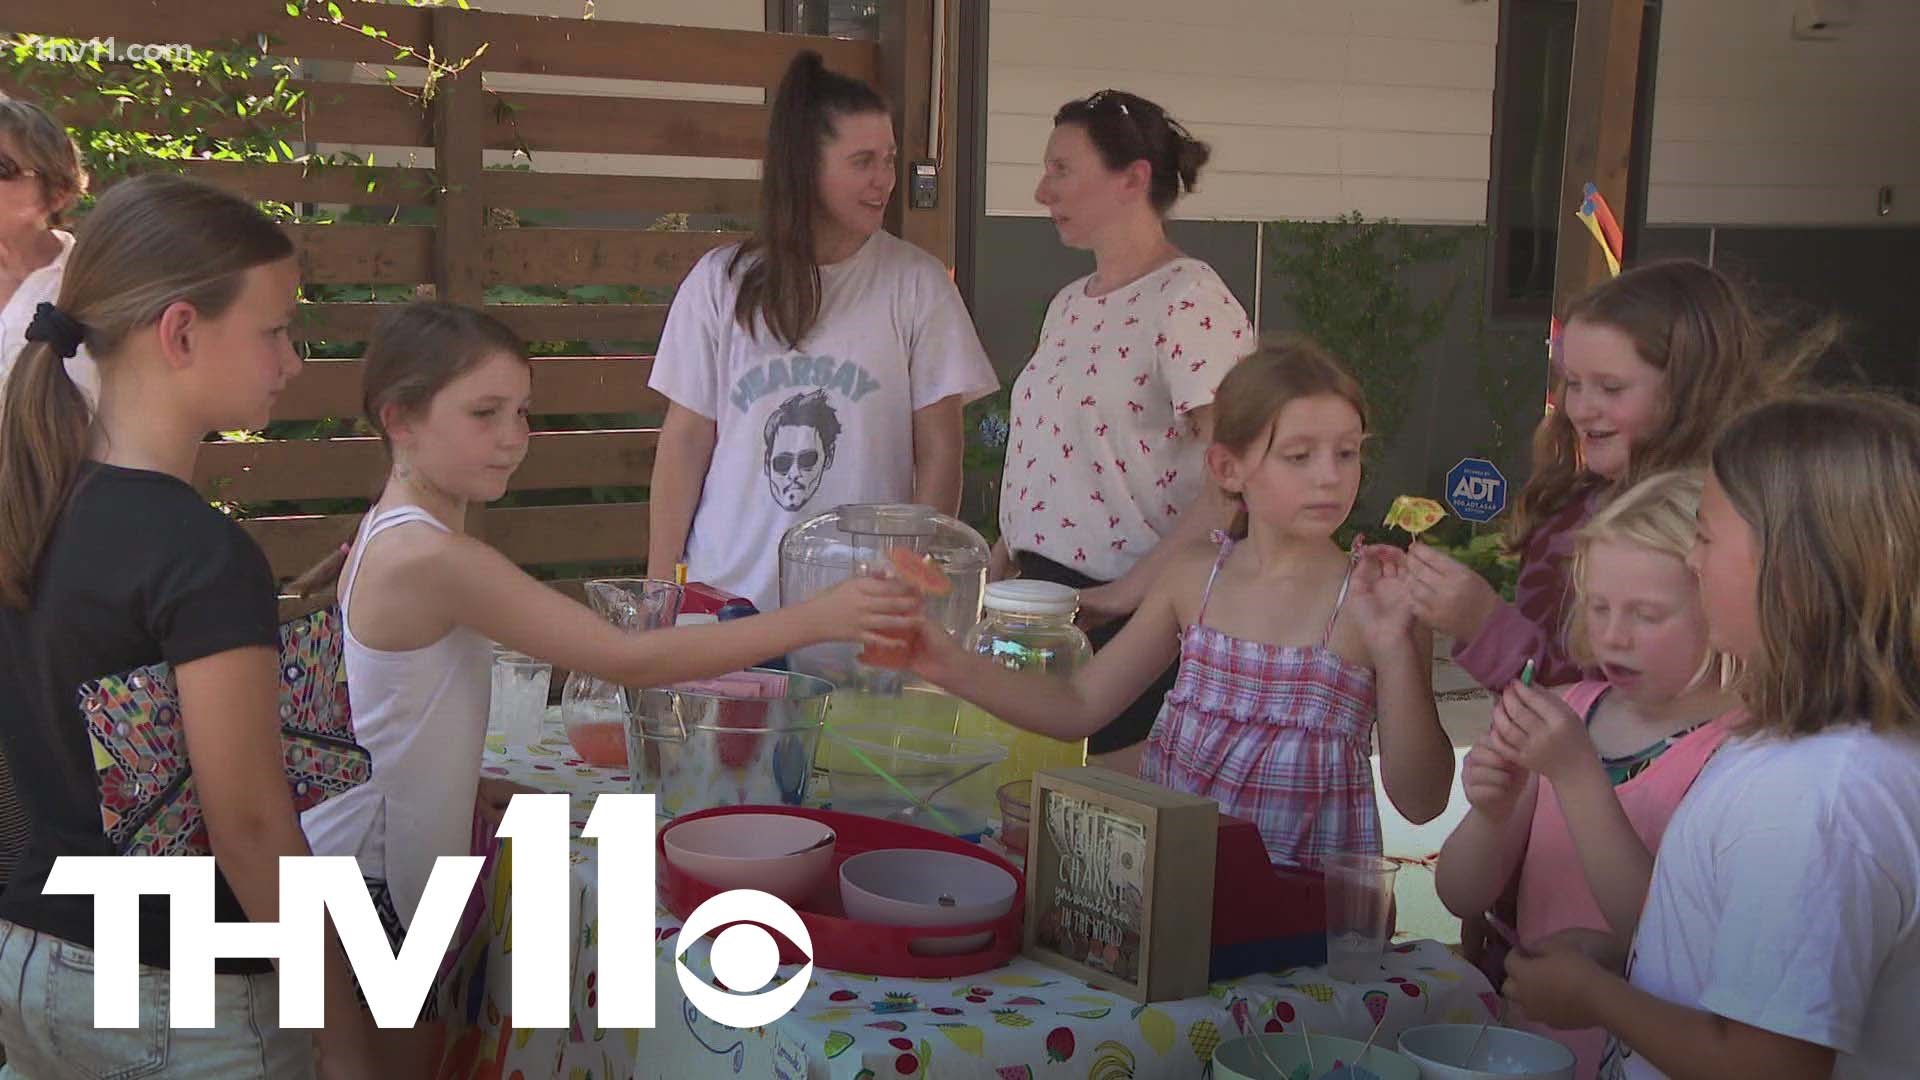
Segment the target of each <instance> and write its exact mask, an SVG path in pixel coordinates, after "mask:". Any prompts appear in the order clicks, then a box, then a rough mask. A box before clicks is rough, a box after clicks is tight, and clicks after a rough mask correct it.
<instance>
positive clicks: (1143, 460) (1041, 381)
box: [1000, 258, 1257, 581]
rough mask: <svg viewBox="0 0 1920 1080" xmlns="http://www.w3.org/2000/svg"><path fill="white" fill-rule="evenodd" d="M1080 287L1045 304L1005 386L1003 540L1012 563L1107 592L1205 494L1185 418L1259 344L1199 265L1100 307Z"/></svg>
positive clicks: (1139, 284)
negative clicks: (1030, 343) (1069, 574)
mask: <svg viewBox="0 0 1920 1080" xmlns="http://www.w3.org/2000/svg"><path fill="white" fill-rule="evenodd" d="M1090 282H1091V277H1088V278H1082V279H1080V280H1079V281H1076V282H1074V283H1072V284H1071V285H1068V286H1067V287H1066V288H1064V289H1062V290H1061V291H1060V292H1059V294H1057V295H1056V296H1055V297H1054V299H1053V303H1052V304H1051V305H1050V306H1049V308H1048V310H1047V317H1046V322H1045V324H1044V325H1043V326H1042V328H1041V333H1040V340H1039V344H1038V346H1037V348H1036V349H1035V350H1034V354H1033V357H1032V359H1031V360H1030V361H1029V362H1028V364H1027V366H1026V368H1025V369H1024V370H1023V371H1022V372H1021V374H1020V377H1019V379H1018V380H1017V381H1016V383H1015V384H1014V392H1013V420H1012V425H1011V430H1012V435H1013V445H1012V447H1011V449H1012V453H1010V454H1008V455H1007V464H1006V470H1005V473H1004V474H1003V476H1002V479H1001V500H1000V527H1001V531H1002V533H1003V534H1004V535H1005V536H1007V537H1008V539H1009V542H1010V544H1011V545H1012V546H1013V547H1014V548H1015V549H1017V550H1024V551H1032V552H1036V553H1038V554H1040V555H1044V556H1046V557H1047V558H1049V559H1052V560H1053V561H1055V562H1058V563H1061V564H1063V565H1066V566H1070V567H1072V568H1073V569H1075V570H1078V571H1080V572H1081V573H1084V574H1086V575H1088V576H1089V577H1092V578H1096V579H1098V580H1101V581H1111V580H1113V579H1115V578H1117V577H1120V576H1121V575H1122V574H1124V573H1126V572H1127V570H1128V569H1130V568H1131V567H1132V565H1133V563H1134V562H1135V561H1136V560H1138V559H1139V558H1140V557H1141V556H1142V555H1144V554H1145V553H1146V552H1148V551H1150V550H1152V549H1153V546H1154V544H1155V543H1157V542H1158V541H1159V539H1160V537H1162V536H1165V535H1166V534H1168V533H1170V532H1172V531H1173V529H1174V528H1175V527H1176V526H1177V525H1178V523H1179V517H1180V511H1181V510H1182V509H1183V508H1184V507H1186V506H1187V505H1188V504H1189V503H1191V502H1192V501H1193V499H1194V498H1195V497H1197V496H1198V495H1199V493H1200V492H1201V491H1202V490H1203V487H1204V485H1205V481H1206V477H1205V471H1206V467H1205V463H1204V460H1203V455H1204V453H1205V449H1206V448H1205V446H1204V445H1202V444H1201V442H1200V440H1199V439H1198V438H1196V437H1195V435H1194V432H1193V428H1192V422H1191V419H1190V414H1191V413H1192V412H1193V410H1195V409H1199V408H1203V407H1205V406H1208V405H1211V404H1212V403H1213V395H1214V392H1215V391H1216V390H1217V389H1218V388H1219V386H1220V380H1222V379H1224V378H1226V375H1227V372H1228V371H1229V370H1231V369H1232V367H1233V365H1234V364H1236V363H1238V362H1239V361H1240V359H1241V358H1242V357H1244V356H1246V355H1248V354H1249V353H1251V352H1253V350H1254V349H1255V348H1256V347H1257V342H1256V340H1255V334H1254V330H1253V327H1252V325H1251V323H1249V321H1248V320H1247V315H1246V311H1245V310H1244V309H1243V308H1242V307H1241V306H1240V303H1239V301H1237V300H1235V299H1234V296H1233V293H1232V292H1231V291H1230V290H1229V289H1228V288H1227V286H1226V283H1225V282H1224V281H1222V280H1221V279H1220V275H1219V274H1217V273H1215V272H1214V270H1213V268H1212V267H1210V266H1208V265H1207V264H1206V263H1204V262H1201V261H1200V260H1198V259H1190V258H1180V259H1176V260H1174V261H1173V262H1171V263H1168V264H1167V265H1165V266H1163V267H1161V268H1159V269H1158V270H1155V271H1153V272H1152V273H1149V274H1147V275H1146V276H1145V277H1142V278H1140V279H1139V280H1138V281H1135V282H1133V283H1131V284H1129V285H1126V286H1123V287H1121V288H1119V289H1116V290H1114V291H1113V292H1110V293H1107V294H1106V295H1104V296H1088V295H1087V292H1086V290H1087V287H1088V285H1089V284H1090Z"/></svg>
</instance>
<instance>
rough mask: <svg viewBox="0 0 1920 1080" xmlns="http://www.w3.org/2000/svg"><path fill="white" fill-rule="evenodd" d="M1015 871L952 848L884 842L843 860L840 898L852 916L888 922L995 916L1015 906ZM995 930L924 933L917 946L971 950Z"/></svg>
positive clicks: (955, 921)
mask: <svg viewBox="0 0 1920 1080" xmlns="http://www.w3.org/2000/svg"><path fill="white" fill-rule="evenodd" d="M1018 888H1019V883H1018V882H1016V881H1015V880H1014V878H1013V875H1012V874H1009V873H1007V872H1006V871H1005V870H1002V869H1000V868H999V867H998V866H995V865H993V864H992V863H990V862H987V861H986V860H984V859H976V858H973V857H972V856H970V855H960V854H957V853H954V852H949V851H923V850H918V849H913V848H883V849H881V850H879V851H867V852H862V853H861V854H859V855H855V856H853V857H852V858H850V859H848V860H847V861H846V862H843V863H841V864H840V902H841V904H842V905H843V906H844V907H845V908H846V910H847V917H848V918H851V919H857V920H859V921H861V922H871V923H879V924H881V925H883V926H913V927H942V926H968V925H972V924H974V923H983V922H991V921H993V920H994V919H998V918H999V917H1000V916H1002V915H1005V914H1006V913H1007V912H1008V911H1011V910H1012V909H1013V895H1014V893H1015V891H1016V890H1017V889H1018ZM992 940H993V935H992V934H991V933H983V934H974V935H969V936H967V937H959V938H924V939H921V940H919V941H916V942H914V943H912V948H913V951H914V952H916V953H920V954H923V955H930V956H941V955H951V954H954V953H965V952H972V951H974V950H976V949H979V948H981V947H982V946H984V945H986V944H987V943H988V942H990V941H992Z"/></svg>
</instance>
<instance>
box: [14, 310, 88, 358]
mask: <svg viewBox="0 0 1920 1080" xmlns="http://www.w3.org/2000/svg"><path fill="white" fill-rule="evenodd" d="M86 339H87V328H86V326H85V325H84V324H83V323H81V322H80V320H79V319H76V318H74V317H73V316H71V315H69V314H67V313H66V312H64V311H61V310H60V309H59V308H57V307H54V306H53V305H52V304H49V303H47V302H45V301H41V303H40V306H39V307H36V308H34V309H33V321H32V322H30V323H28V324H27V340H28V341H44V342H46V343H47V344H48V345H51V346H53V351H54V352H56V353H59V354H60V359H62V360H66V359H68V358H70V357H72V356H73V355H74V354H75V353H77V352H79V351H80V345H81V343H83V342H84V341H86Z"/></svg>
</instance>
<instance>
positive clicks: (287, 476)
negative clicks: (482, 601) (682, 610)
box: [193, 429, 660, 503]
mask: <svg viewBox="0 0 1920 1080" xmlns="http://www.w3.org/2000/svg"><path fill="white" fill-rule="evenodd" d="M659 441H660V433H659V431H657V430H654V429H631V430H624V431H623V430H601V431H541V432H535V433H534V435H533V438H532V440H531V441H530V442H529V443H528V445H527V457H526V460H525V461H523V462H521V463H520V468H519V470H518V471H516V472H515V473H514V474H513V480H512V481H511V482H510V483H509V484H508V486H507V490H509V491H535V490H539V489H543V488H548V489H551V488H582V487H621V486H634V487H644V486H646V484H647V479H648V477H649V475H651V473H652V470H653V452H654V447H655V446H656V445H658V443H659ZM386 475H387V454H386V451H385V450H384V449H383V448H382V447H381V445H380V440H379V439H286V440H280V441H273V442H259V443H241V442H217V443H207V444H206V445H205V446H202V447H201V448H200V454H199V457H198V458H197V459H196V460H195V462H194V472H193V484H194V487H196V488H198V489H199V490H200V492H201V493H202V494H204V495H205V496H207V497H208V498H210V499H221V500H225V501H229V502H241V503H259V502H279V501H283V500H296V501H297V500H301V499H367V498H371V497H373V496H374V495H376V494H378V493H379V491H380V484H381V483H382V482H383V480H384V479H385V478H386Z"/></svg>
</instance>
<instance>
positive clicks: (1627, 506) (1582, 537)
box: [1565, 469, 1735, 690]
mask: <svg viewBox="0 0 1920 1080" xmlns="http://www.w3.org/2000/svg"><path fill="white" fill-rule="evenodd" d="M1705 484H1706V474H1705V472H1704V471H1703V470H1700V469H1675V470H1672V471H1670V472H1663V473H1656V474H1654V475H1653V476H1649V477H1647V478H1646V479H1645V480H1642V481H1640V482H1639V483H1638V484H1635V485H1633V486H1632V487H1631V488H1628V489H1627V490H1626V491H1624V492H1622V493H1621V494H1620V497H1619V498H1616V499H1614V500H1613V501H1612V502H1610V503H1608V504H1607V505H1606V506H1605V507H1604V508H1602V509H1601V510H1600V511H1599V512H1598V513H1596V514H1594V515H1593V518H1592V520H1590V521H1588V522H1587V523H1586V525H1584V526H1582V527H1581V529H1580V531H1579V533H1578V534H1577V535H1576V537H1575V545H1574V551H1573V563H1572V569H1571V572H1570V574H1569V575H1568V576H1569V579H1570V580H1571V581H1572V582H1573V590H1574V596H1575V597H1576V600H1577V602H1576V603H1574V604H1573V605H1572V606H1571V607H1570V608H1568V610H1567V625H1566V627H1565V631H1566V641H1567V653H1568V655H1569V656H1571V657H1572V658H1573V659H1575V660H1577V661H1579V662H1580V663H1581V664H1582V665H1583V666H1586V667H1593V666H1594V665H1595V663H1596V658H1595V656H1594V654H1593V645H1592V642H1591V640H1590V639H1589V637H1588V635H1587V620H1586V618H1585V614H1584V613H1585V610H1586V599H1587V588H1588V584H1587V565H1588V559H1589V557H1590V555H1591V552H1592V551H1593V545H1595V544H1597V543H1615V544H1630V545H1632V546H1634V547H1637V548H1644V549H1646V550H1648V551H1654V552H1658V553H1660V554H1662V555H1671V556H1672V557H1673V558H1674V559H1676V560H1679V561H1681V562H1685V561H1686V558H1687V555H1688V553H1689V552H1691V551H1692V550H1693V534H1694V521H1695V519H1696V517H1697V516H1698V514H1699V511H1700V489H1701V488H1702V487H1703V486H1704V485H1705ZM1734 672H1735V668H1734V663H1733V658H1732V657H1730V656H1727V655H1726V654H1725V653H1722V652H1719V651H1718V650H1716V649H1713V648H1708V649H1707V650H1706V652H1705V653H1704V654H1703V655H1702V656H1701V658H1700V670H1698V671H1697V672H1695V673H1694V676H1693V681H1692V683H1691V684H1689V686H1688V687H1687V688H1688V689H1689V690H1691V689H1693V688H1694V687H1697V686H1700V685H1702V684H1703V683H1705V682H1707V680H1708V679H1709V678H1711V679H1712V680H1713V682H1714V685H1716V686H1719V687H1722V688H1725V687H1726V686H1728V685H1730V684H1731V683H1732V682H1733V676H1734Z"/></svg>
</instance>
